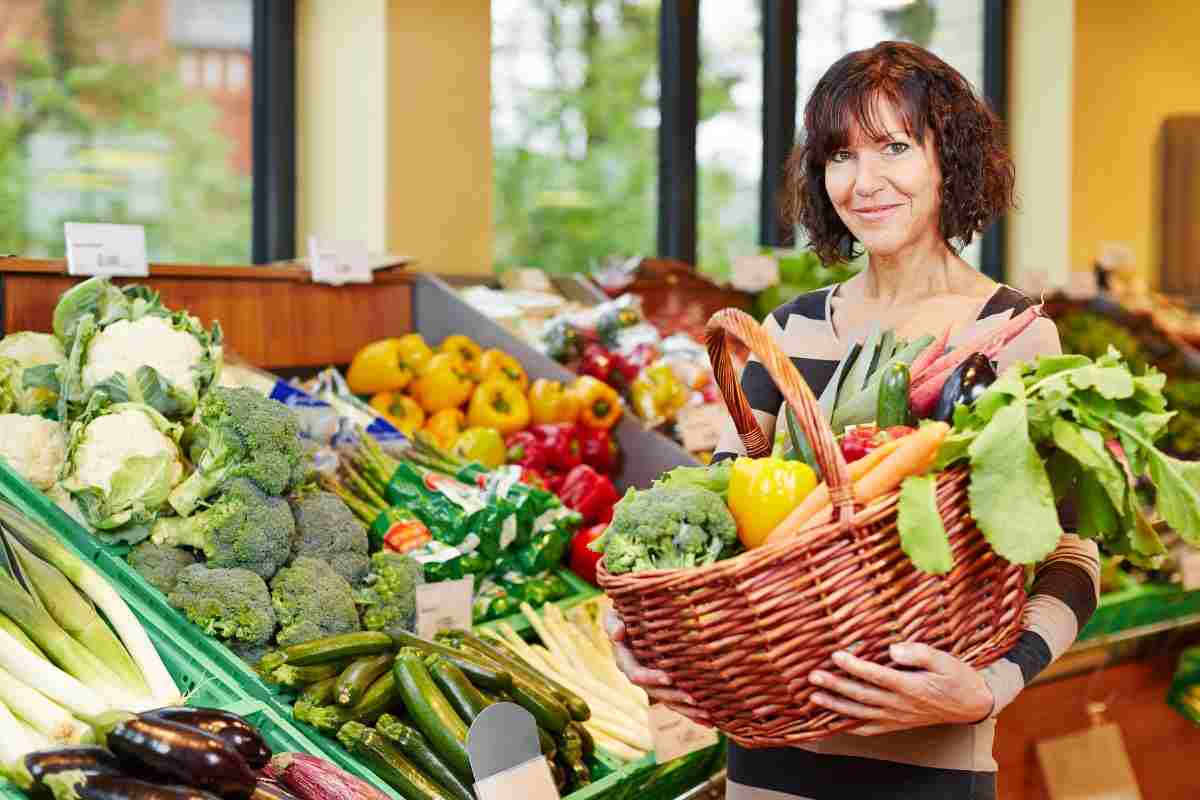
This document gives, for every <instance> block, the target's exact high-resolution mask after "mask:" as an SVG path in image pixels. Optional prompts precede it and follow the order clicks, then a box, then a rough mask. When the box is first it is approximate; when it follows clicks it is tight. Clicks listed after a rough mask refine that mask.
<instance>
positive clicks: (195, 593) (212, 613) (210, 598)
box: [167, 564, 275, 647]
mask: <svg viewBox="0 0 1200 800" xmlns="http://www.w3.org/2000/svg"><path fill="white" fill-rule="evenodd" d="M167 599H168V600H169V601H170V603H171V605H172V606H174V607H175V608H178V609H179V610H180V611H182V612H183V613H184V615H185V616H187V618H188V619H190V620H191V621H192V622H194V623H196V624H197V625H199V626H200V627H201V628H202V629H203V630H204V632H205V633H206V634H208V635H209V636H216V637H218V638H221V639H228V640H230V641H231V642H233V643H235V644H237V645H238V646H239V647H251V646H254V645H259V644H264V643H266V642H267V641H269V640H270V638H271V634H273V633H274V632H275V610H274V609H273V608H272V606H271V595H270V593H269V592H268V591H267V584H266V582H264V581H263V579H262V578H260V577H259V576H257V575H255V574H254V573H253V572H251V571H250V570H248V569H209V568H208V567H206V566H204V565H203V564H193V565H192V566H190V567H187V568H185V569H183V570H181V571H180V572H179V576H178V577H177V578H176V580H175V588H174V589H173V590H172V591H171V594H170V595H169V596H168V598H167Z"/></svg>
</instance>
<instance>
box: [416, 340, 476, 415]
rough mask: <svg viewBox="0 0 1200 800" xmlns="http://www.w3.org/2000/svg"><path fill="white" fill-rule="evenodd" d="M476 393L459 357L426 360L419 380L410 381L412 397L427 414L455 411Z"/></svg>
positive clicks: (473, 382)
mask: <svg viewBox="0 0 1200 800" xmlns="http://www.w3.org/2000/svg"><path fill="white" fill-rule="evenodd" d="M473 391H475V381H474V380H472V379H471V369H470V367H469V366H468V365H467V363H466V362H465V361H463V359H462V356H459V355H456V354H454V353H438V354H437V355H436V356H434V357H433V358H431V359H429V363H428V364H426V365H425V369H424V371H422V372H421V376H420V377H419V378H417V379H416V380H415V381H413V384H412V395H413V399H415V400H416V401H417V402H418V403H419V404H420V405H421V408H423V409H425V410H426V411H427V412H429V413H430V414H433V413H436V412H438V411H442V410H443V409H447V408H458V407H459V406H461V405H462V404H463V403H465V402H467V400H468V399H470V397H471V392H473Z"/></svg>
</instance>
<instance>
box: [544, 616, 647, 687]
mask: <svg viewBox="0 0 1200 800" xmlns="http://www.w3.org/2000/svg"><path fill="white" fill-rule="evenodd" d="M559 613H560V614H561V613H562V612H561V611H560V612H559ZM560 626H561V628H562V630H563V633H564V635H566V636H569V637H571V638H572V639H573V640H574V642H575V647H576V649H578V650H579V652H580V653H581V654H583V657H584V659H585V660H586V661H587V663H588V666H589V667H591V671H592V674H593V675H594V676H595V677H596V678H597V679H599V680H600V681H602V682H603V683H605V684H607V685H608V686H610V687H611V688H612V689H613V690H614V691H617V692H620V693H621V694H625V695H630V696H632V694H631V692H630V691H629V686H630V684H629V681H628V680H626V678H625V676H624V675H623V674H622V673H621V671H620V670H619V669H617V664H616V662H615V661H613V659H612V658H611V657H606V656H605V655H604V654H603V653H601V652H600V651H599V650H597V649H596V646H595V645H594V644H592V642H591V640H590V639H588V637H587V634H585V633H584V632H583V631H581V630H579V629H578V628H577V627H575V626H574V625H572V624H571V623H570V622H569V621H568V620H567V619H566V618H565V617H563V618H562V619H561V620H560Z"/></svg>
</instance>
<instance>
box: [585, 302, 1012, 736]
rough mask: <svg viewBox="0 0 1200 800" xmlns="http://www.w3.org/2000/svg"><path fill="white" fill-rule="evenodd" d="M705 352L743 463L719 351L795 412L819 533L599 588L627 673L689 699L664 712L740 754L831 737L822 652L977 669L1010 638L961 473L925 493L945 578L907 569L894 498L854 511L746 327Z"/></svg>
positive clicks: (720, 325)
mask: <svg viewBox="0 0 1200 800" xmlns="http://www.w3.org/2000/svg"><path fill="white" fill-rule="evenodd" d="M707 334H708V351H709V356H710V358H711V359H712V362H713V367H714V370H715V374H716V379H717V383H718V385H719V386H720V387H721V390H722V392H723V393H724V396H725V402H726V405H727V406H728V407H729V410H730V413H731V415H732V416H733V419H734V422H735V424H736V425H737V429H738V432H739V434H740V435H741V437H742V440H743V442H744V443H745V444H746V447H747V452H748V453H749V454H750V455H751V456H754V457H762V456H765V455H767V454H768V453H769V449H770V448H769V447H768V444H767V441H766V438H765V436H764V435H763V432H762V430H761V429H760V428H759V426H758V423H757V422H756V421H755V419H754V415H753V413H752V412H751V410H750V406H749V404H748V403H747V401H746V397H745V395H744V394H743V393H742V391H741V387H740V386H739V385H738V381H737V376H736V375H735V374H734V371H733V367H732V365H731V364H730V359H729V355H728V352H727V350H726V342H725V337H726V335H727V334H729V335H733V336H735V337H737V338H738V339H740V340H741V341H742V342H744V343H745V344H746V345H747V346H748V347H749V348H750V350H751V351H752V352H753V353H754V354H755V355H756V356H757V357H758V358H759V360H760V361H762V363H763V365H764V366H765V367H766V369H767V371H768V372H769V373H770V375H771V377H772V378H773V379H774V381H775V383H776V384H777V385H778V386H779V388H780V390H781V392H782V393H783V396H784V398H785V399H786V400H787V402H788V403H789V404H790V405H791V407H792V408H793V409H794V410H795V412H796V415H797V417H798V419H799V421H800V424H801V426H802V427H803V429H804V432H805V433H806V434H807V435H808V438H809V441H810V442H812V444H813V449H814V451H815V452H816V456H817V460H818V463H819V464H820V465H821V469H822V471H823V472H824V474H825V476H826V478H827V480H828V482H829V486H830V496H831V498H832V500H833V505H834V508H835V512H834V518H833V520H832V521H831V522H828V523H826V524H823V525H819V526H814V527H811V528H808V529H806V530H804V531H803V533H802V534H800V535H798V536H796V537H793V538H792V539H790V540H788V541H785V542H781V543H779V544H774V545H770V546H767V547H762V548H759V549H756V550H752V551H749V552H747V553H744V554H742V555H740V556H738V557H736V558H733V559H729V560H727V561H720V562H717V563H715V564H710V565H708V566H706V567H700V568H696V569H687V570H658V571H653V572H638V573H631V574H624V575H613V574H610V573H609V572H607V571H606V570H605V569H604V568H603V566H601V567H600V569H599V573H598V574H599V581H600V585H601V586H602V587H603V588H604V590H605V592H607V593H608V595H609V596H610V597H611V598H612V600H613V605H614V607H615V608H616V610H617V613H618V614H619V615H620V617H621V619H622V621H623V622H624V623H625V627H626V631H627V634H628V641H629V644H630V646H631V648H632V649H633V652H634V654H635V655H636V656H637V658H638V660H639V661H640V662H641V663H642V664H644V665H646V666H648V667H653V668H656V669H661V670H664V671H665V672H666V673H667V674H668V675H670V677H671V679H672V680H673V681H674V683H675V685H676V686H677V687H678V688H680V689H683V690H684V691H686V692H687V694H688V695H689V696H690V697H691V698H692V700H693V701H694V706H692V707H682V708H681V709H680V710H681V711H684V712H685V713H688V714H689V715H691V716H693V717H695V718H697V719H700V718H706V719H707V720H708V721H709V722H710V723H711V724H713V725H715V726H716V727H717V728H718V729H720V730H721V731H724V732H725V733H726V734H728V735H729V736H730V737H731V738H732V739H734V741H736V742H738V744H740V745H742V746H744V747H780V746H787V745H795V744H798V743H800V742H805V741H813V740H815V739H821V738H824V737H827V736H830V735H832V734H834V733H837V732H839V731H844V730H847V729H849V728H851V727H853V726H855V725H856V724H859V722H858V721H857V720H853V719H849V718H847V717H843V716H841V715H839V714H836V713H833V712H831V711H829V710H828V709H825V708H822V707H820V706H817V705H816V704H814V703H812V702H811V700H810V696H811V695H812V693H813V691H814V690H815V689H814V687H812V686H810V685H809V683H808V675H809V673H810V672H811V671H812V670H814V669H817V668H821V669H824V670H828V671H832V672H837V671H838V669H837V667H835V666H834V664H833V661H832V659H831V656H832V654H833V653H834V652H835V651H838V650H847V651H850V652H853V653H855V654H856V655H858V656H859V657H862V658H866V659H870V660H872V661H875V662H878V663H881V664H891V663H892V662H891V660H890V658H889V656H888V647H889V645H891V644H893V643H895V642H903V641H917V642H924V643H926V644H929V645H931V646H933V647H937V648H939V649H942V650H946V651H948V652H950V653H953V654H954V655H956V656H958V657H959V658H962V659H964V660H965V661H967V662H968V663H970V664H972V665H974V666H977V667H979V666H984V665H986V664H988V663H990V662H991V661H994V660H995V659H996V658H998V657H999V656H1000V655H1001V654H1002V653H1003V652H1005V651H1006V650H1007V649H1009V648H1010V647H1011V646H1012V645H1013V644H1014V643H1015V642H1016V639H1017V636H1018V635H1019V634H1020V621H1021V611H1022V608H1023V606H1024V603H1025V593H1024V570H1023V569H1022V568H1021V567H1020V566H1018V565H1013V564H1010V563H1009V562H1007V561H1004V560H1003V559H1001V558H1000V557H999V556H997V555H996V554H995V553H994V552H993V551H992V549H991V547H990V546H989V545H988V544H987V542H986V541H985V540H984V538H983V535H982V534H981V533H980V532H979V530H978V528H976V526H975V524H974V522H973V520H972V519H971V517H970V514H969V513H968V504H967V484H968V480H967V479H968V476H969V473H968V472H967V470H966V468H959V469H954V470H950V471H947V472H945V473H943V474H942V475H941V477H940V478H939V480H938V488H937V499H938V508H939V510H940V512H941V515H942V519H943V520H944V522H945V525H946V531H947V532H948V533H949V535H950V544H951V548H952V550H953V552H954V567H953V569H952V570H951V571H950V572H949V573H948V574H946V575H941V576H937V575H929V574H926V573H923V572H920V571H918V570H917V569H916V568H915V567H913V565H912V563H911V562H910V561H909V559H908V556H906V555H905V554H904V552H903V551H902V550H901V549H900V542H899V537H898V535H897V533H896V500H897V493H895V492H893V493H892V494H890V495H887V496H885V497H882V498H880V499H878V500H876V501H874V502H872V503H871V504H870V505H868V506H867V507H865V508H859V507H856V506H855V505H854V503H853V500H852V495H851V492H850V488H849V485H848V484H849V479H848V476H847V472H846V462H845V460H844V459H843V458H842V455H841V452H840V450H839V448H838V446H837V442H836V440H835V438H834V435H833V431H832V430H831V429H830V427H829V424H828V423H827V422H826V421H825V419H824V416H823V415H822V414H821V411H820V409H819V408H818V406H817V402H816V399H815V398H814V397H813V395H812V392H811V391H810V390H809V388H808V386H807V385H806V384H805V383H804V380H803V379H802V378H801V377H800V374H799V373H798V372H796V369H795V367H794V366H793V365H792V363H791V361H790V360H789V359H788V358H787V357H786V356H785V355H784V354H783V353H782V352H781V351H780V350H779V348H778V347H777V346H776V345H775V344H774V342H773V341H772V340H771V339H770V338H769V337H768V336H767V335H766V334H765V333H764V332H763V330H762V328H761V327H760V326H759V325H758V323H756V322H755V321H754V319H753V318H751V317H750V316H748V315H746V314H744V313H742V312H740V311H737V310H734V309H726V310H724V311H720V312H718V313H717V314H716V315H714V316H713V318H712V319H711V320H710V321H709V323H708V327H707Z"/></svg>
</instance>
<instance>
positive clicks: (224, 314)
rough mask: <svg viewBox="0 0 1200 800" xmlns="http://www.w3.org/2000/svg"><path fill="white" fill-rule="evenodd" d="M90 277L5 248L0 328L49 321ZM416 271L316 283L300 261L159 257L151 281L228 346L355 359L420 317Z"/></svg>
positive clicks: (314, 358) (256, 356)
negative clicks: (221, 263)
mask: <svg viewBox="0 0 1200 800" xmlns="http://www.w3.org/2000/svg"><path fill="white" fill-rule="evenodd" d="M80 280H82V278H78V277H74V276H70V275H67V267H66V262H64V261H45V260H35V259H23V258H0V336H2V335H4V334H5V333H11V332H14V331H21V330H34V331H48V330H50V320H51V316H52V315H53V312H54V305H55V303H57V302H58V297H59V295H60V294H62V292H63V291H64V290H66V289H67V288H68V287H70V286H71V285H73V284H75V283H78V282H79V281H80ZM412 281H413V277H412V275H411V273H409V272H407V271H405V270H404V269H403V268H396V267H393V268H389V269H384V270H377V271H376V272H375V282H374V283H372V284H348V285H345V286H327V285H324V284H317V283H313V282H312V281H311V280H310V278H309V273H308V270H307V269H305V268H304V267H302V266H299V265H287V266H262V267H240V266H230V267H218V266H207V265H188V264H153V265H151V267H150V277H149V278H135V279H118V280H117V281H116V282H117V283H144V284H146V285H148V286H150V287H151V288H153V289H155V290H156V291H158V292H160V293H161V294H162V297H163V302H164V303H166V304H167V305H168V306H170V307H172V308H186V309H188V310H189V311H190V312H191V313H193V314H195V315H196V316H197V317H199V318H200V319H201V320H202V321H203V322H204V324H205V325H206V326H207V325H208V324H210V323H211V321H212V320H214V319H219V320H220V321H221V326H222V328H223V329H224V331H225V336H226V340H225V346H226V349H227V350H228V351H229V352H231V353H235V354H237V355H238V356H240V357H241V358H243V359H245V360H246V361H248V362H250V363H251V364H255V365H257V366H260V367H263V368H266V369H280V368H287V367H325V366H328V365H329V364H348V363H349V362H350V359H351V358H353V357H354V353H355V352H356V351H357V350H358V349H359V348H360V347H362V346H363V345H364V344H367V343H368V342H372V341H374V340H376V339H382V338H384V337H386V336H391V335H394V334H395V333H396V331H404V330H408V329H410V328H411V326H412Z"/></svg>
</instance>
